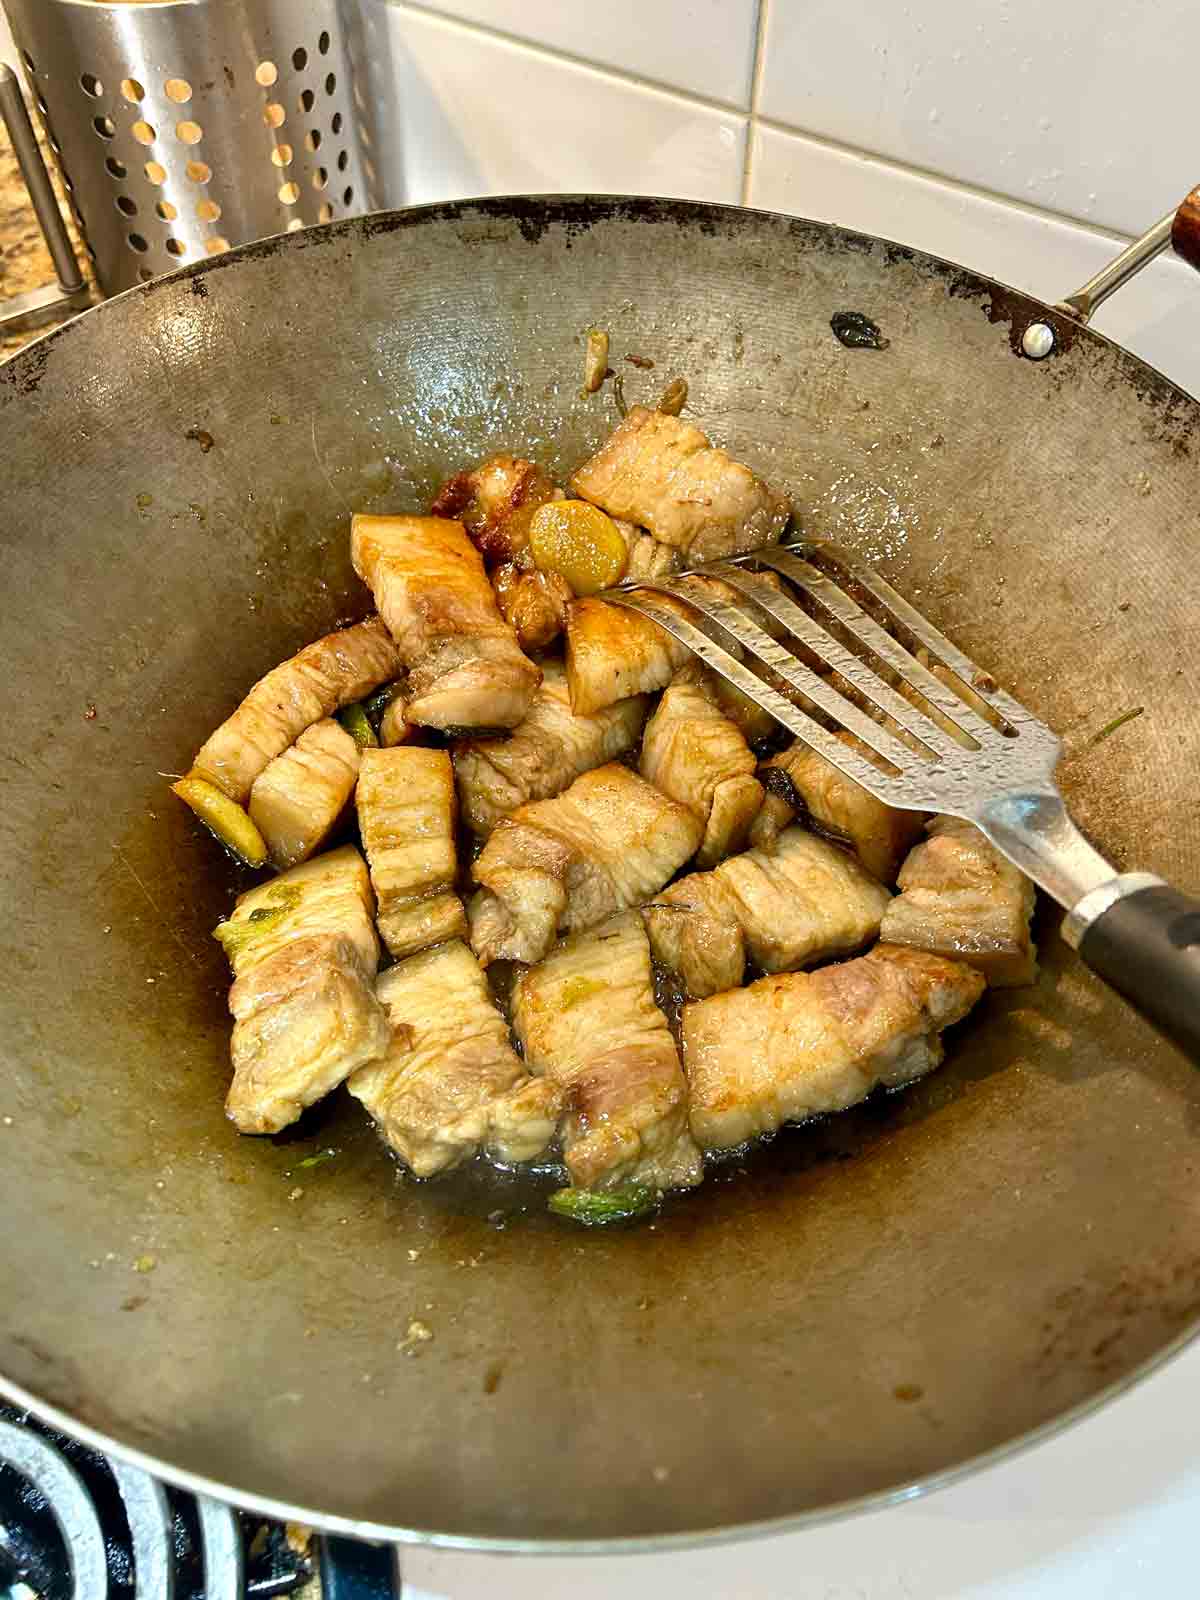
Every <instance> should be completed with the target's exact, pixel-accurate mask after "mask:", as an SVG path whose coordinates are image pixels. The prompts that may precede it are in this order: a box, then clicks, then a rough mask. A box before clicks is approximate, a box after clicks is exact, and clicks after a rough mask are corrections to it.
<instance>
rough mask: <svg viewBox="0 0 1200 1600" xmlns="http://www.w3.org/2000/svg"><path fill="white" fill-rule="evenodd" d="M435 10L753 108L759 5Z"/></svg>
mask: <svg viewBox="0 0 1200 1600" xmlns="http://www.w3.org/2000/svg"><path fill="white" fill-rule="evenodd" d="M435 9H437V10H440V11H444V12H448V13H449V14H450V15H451V16H455V17H462V18H463V19H464V20H465V21H468V22H481V23H484V24H486V25H487V26H489V27H492V28H496V29H498V30H499V31H500V32H501V33H510V34H515V35H518V36H519V37H520V38H522V39H529V40H531V41H532V42H533V43H534V44H540V45H546V46H549V47H550V48H551V49H555V50H562V51H566V52H568V53H570V54H571V55H575V56H582V57H583V58H584V59H586V60H588V61H595V62H598V63H600V64H601V65H603V66H606V67H616V68H617V69H618V70H619V71H624V72H630V73H633V74H634V75H635V76H637V77H640V78H652V79H654V80H655V81H657V82H659V83H666V84H670V85H672V86H673V87H675V88H677V89H688V90H690V91H691V92H692V93H693V94H698V95H706V96H707V97H708V98H709V99H711V100H723V101H726V102H728V103H729V104H730V105H732V106H736V107H739V108H740V109H741V110H743V111H748V110H749V108H750V82H751V77H752V74H753V68H754V43H755V22H756V12H757V9H758V5H757V0H582V3H580V0H520V3H519V4H518V3H516V0H441V3H440V4H438V5H437V6H436V7H435Z"/></svg>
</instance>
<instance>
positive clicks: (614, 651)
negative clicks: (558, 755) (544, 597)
mask: <svg viewBox="0 0 1200 1600" xmlns="http://www.w3.org/2000/svg"><path fill="white" fill-rule="evenodd" d="M662 598H663V603H664V604H665V605H672V606H673V607H674V609H676V610H678V612H679V613H680V615H681V616H683V617H688V616H690V613H689V611H688V609H687V607H686V606H685V605H683V603H682V602H674V601H671V600H670V599H669V598H668V597H666V596H664V597H662ZM691 654H692V653H691V651H690V650H689V649H688V647H687V645H685V644H681V643H680V642H679V640H678V639H675V638H672V636H671V635H670V634H669V633H667V632H666V631H665V629H663V628H660V627H659V626H658V624H657V623H654V622H651V621H650V619H649V618H648V617H643V616H640V615H639V614H638V613H637V612H636V611H630V610H628V609H627V608H626V607H625V606H614V605H609V604H608V603H607V602H606V601H604V600H598V599H594V598H591V597H589V598H585V599H583V600H575V601H573V602H572V604H571V605H570V607H569V608H568V610H567V683H568V686H569V687H570V691H571V706H572V709H573V710H574V711H575V712H576V714H577V715H578V716H581V717H587V716H591V715H593V713H595V712H597V711H603V710H604V708H605V706H611V705H615V704H616V703H617V701H618V700H626V699H628V698H629V696H630V695H634V694H646V693H649V692H651V691H653V690H655V689H662V688H665V686H666V685H667V684H668V683H670V681H671V678H672V675H673V674H674V673H675V672H676V671H677V670H678V669H679V668H680V667H682V666H683V665H684V663H685V662H686V661H688V660H690V659H691Z"/></svg>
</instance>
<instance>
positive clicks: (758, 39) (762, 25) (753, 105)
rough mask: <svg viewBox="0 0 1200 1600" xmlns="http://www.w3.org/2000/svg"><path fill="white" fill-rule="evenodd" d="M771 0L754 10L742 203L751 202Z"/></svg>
mask: <svg viewBox="0 0 1200 1600" xmlns="http://www.w3.org/2000/svg"><path fill="white" fill-rule="evenodd" d="M769 4H770V0H758V4H757V6H756V8H755V12H754V64H753V66H752V68H751V72H750V117H749V120H748V121H747V123H746V131H745V133H744V135H743V137H744V139H745V141H746V144H745V149H744V151H743V153H742V204H743V205H744V206H748V205H749V204H750V172H751V167H752V165H753V162H754V130H755V128H756V127H757V125H758V124H757V119H758V102H759V97H760V95H761V94H762V81H763V69H764V66H765V64H766V42H767V6H768V5H769Z"/></svg>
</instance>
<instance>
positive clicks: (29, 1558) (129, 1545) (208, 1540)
mask: <svg viewBox="0 0 1200 1600" xmlns="http://www.w3.org/2000/svg"><path fill="white" fill-rule="evenodd" d="M314 1544H315V1553H314V1556H313V1557H311V1558H310V1557H309V1556H307V1555H306V1554H302V1553H301V1552H300V1551H298V1550H296V1549H294V1548H293V1546H292V1545H291V1544H290V1543H289V1542H288V1537H287V1530H286V1529H285V1528H284V1527H283V1526H282V1524H280V1523H277V1522H270V1521H264V1520H263V1519H261V1518H258V1517H253V1516H249V1515H245V1514H243V1513H240V1512H236V1511H234V1510H232V1509H231V1508H230V1507H229V1506H226V1505H224V1504H222V1503H220V1502H218V1501H215V1500H211V1499H208V1498H207V1497H203V1496H196V1495H191V1494H186V1493H184V1492H182V1491H180V1490H175V1489H169V1488H166V1487H165V1486H164V1485H163V1484H161V1483H159V1482H158V1481H157V1480H156V1479H154V1478H152V1477H150V1476H149V1474H148V1473H145V1472H142V1471H141V1470H140V1469H138V1468H135V1467H130V1466H127V1465H126V1464H125V1463H123V1462H119V1461H116V1460H111V1461H110V1460H109V1459H108V1458H107V1457H105V1456H103V1455H101V1454H100V1453H99V1452H98V1451H95V1450H91V1449H89V1448H88V1447H87V1446H86V1445H81V1444H79V1443H78V1441H76V1440H74V1439H70V1438H68V1437H66V1436H65V1435H64V1434H61V1433H58V1432H56V1431H55V1430H54V1429H52V1428H49V1427H47V1426H46V1425H45V1424H44V1423H41V1422H39V1421H38V1419H37V1418H36V1417H32V1416H30V1415H29V1413H27V1412H24V1411H18V1410H15V1409H13V1408H12V1407H9V1406H5V1405H2V1404H0V1600H33V1597H36V1600H243V1597H254V1600H268V1597H272V1596H277V1595H278V1596H283V1595H291V1594H299V1591H300V1590H301V1589H302V1588H303V1586H304V1585H306V1584H307V1583H308V1581H309V1579H310V1578H311V1577H312V1575H313V1565H314V1563H316V1564H319V1568H320V1575H321V1581H322V1588H323V1592H324V1596H325V1600H390V1597H393V1596H398V1594H399V1587H398V1580H397V1577H396V1571H395V1562H394V1557H393V1553H392V1552H391V1551H382V1550H378V1549H376V1548H374V1547H372V1546H369V1545H362V1544H357V1543H355V1542H354V1541H352V1540H345V1539H325V1540H318V1541H314Z"/></svg>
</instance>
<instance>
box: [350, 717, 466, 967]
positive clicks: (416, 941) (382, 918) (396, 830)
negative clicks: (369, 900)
mask: <svg viewBox="0 0 1200 1600" xmlns="http://www.w3.org/2000/svg"><path fill="white" fill-rule="evenodd" d="M357 805H358V824H359V828H360V830H361V832H362V841H363V848H364V850H365V851H366V852H367V860H368V861H369V862H370V864H371V883H372V885H373V887H374V890H375V895H376V899H377V900H378V902H379V910H378V916H377V920H378V923H379V932H380V934H381V935H382V936H383V942H384V944H386V945H387V947H388V949H389V951H390V952H391V953H392V955H393V956H396V957H397V958H400V957H402V956H408V955H412V954H413V953H414V951H417V950H423V949H424V948H425V946H426V945H429V944H437V943H439V942H440V941H441V940H443V939H453V938H457V937H460V936H461V937H465V936H466V931H467V922H466V916H465V913H464V912H463V906H462V901H461V900H460V899H459V898H458V896H457V894H455V892H454V880H455V876H456V874H457V871H458V864H457V860H456V857H455V850H454V828H455V823H456V821H457V801H456V798H455V793H454V769H453V767H452V765H451V762H450V757H449V755H448V754H447V752H446V751H445V750H424V749H421V748H419V747H418V746H415V745H407V746H403V747H400V748H397V749H392V750H364V751H363V753H362V769H361V772H360V774H359V780H358V795H357Z"/></svg>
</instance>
